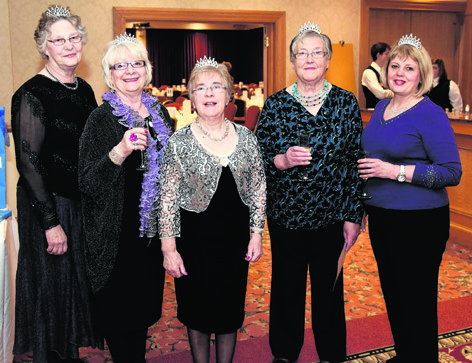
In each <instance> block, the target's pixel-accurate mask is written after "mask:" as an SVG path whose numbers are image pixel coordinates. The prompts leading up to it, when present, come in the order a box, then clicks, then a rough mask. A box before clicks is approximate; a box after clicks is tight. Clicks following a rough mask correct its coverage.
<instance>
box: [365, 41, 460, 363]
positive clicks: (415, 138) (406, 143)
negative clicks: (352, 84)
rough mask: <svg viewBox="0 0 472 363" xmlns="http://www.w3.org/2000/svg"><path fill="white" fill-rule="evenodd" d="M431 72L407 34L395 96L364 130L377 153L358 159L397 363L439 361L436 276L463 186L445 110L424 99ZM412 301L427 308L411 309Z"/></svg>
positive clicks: (393, 68)
mask: <svg viewBox="0 0 472 363" xmlns="http://www.w3.org/2000/svg"><path fill="white" fill-rule="evenodd" d="M432 73H433V72H432V67H431V59H430V58H429V55H428V52H427V51H426V49H424V47H423V46H422V45H421V42H420V41H419V39H416V37H413V35H411V34H410V35H409V36H404V37H402V38H401V39H400V41H399V42H398V44H397V45H396V46H394V47H393V49H392V51H391V52H390V55H389V59H388V61H387V64H386V67H385V69H384V72H383V76H382V78H383V80H384V82H385V84H386V85H387V86H388V88H389V89H390V90H392V92H393V98H392V99H391V100H382V101H380V102H379V103H378V105H377V107H376V108H375V111H374V113H373V115H372V117H371V119H370V121H369V123H368V125H367V127H366V128H365V130H364V133H363V135H362V148H363V149H364V150H368V151H370V152H371V153H372V157H371V158H369V159H365V158H364V159H360V160H359V173H360V175H361V177H362V178H368V180H367V185H366V187H365V189H366V191H367V193H368V194H369V195H370V196H371V197H372V198H371V199H369V200H366V201H365V209H366V212H367V214H368V218H369V235H370V240H371V243H372V248H373V251H374V255H375V259H376V260H377V265H378V270H379V278H380V283H381V287H382V291H383V294H384V298H385V304H386V307H387V314H388V319H389V321H390V327H391V330H392V335H393V339H394V341H395V353H396V357H394V358H392V359H390V360H389V361H391V362H428V363H429V362H438V313H437V300H438V276H439V266H440V264H441V259H442V255H443V252H444V249H445V247H446V242H447V240H448V238H449V200H448V195H447V191H446V187H448V186H454V185H457V184H459V182H460V179H461V174H462V169H461V162H460V158H459V152H458V150H457V146H456V142H455V139H454V132H453V130H452V128H451V125H450V123H449V120H448V118H447V116H446V114H445V112H444V111H443V110H442V109H441V108H440V107H439V106H437V105H435V104H434V103H433V102H431V100H430V99H429V98H428V97H424V94H425V93H426V92H427V91H428V90H429V89H430V88H431V84H432V81H433V75H432ZM412 301H415V302H416V303H418V304H419V306H421V308H420V309H412V307H411V302H412ZM419 331H421V334H418V332H419ZM419 347H421V348H420V349H419Z"/></svg>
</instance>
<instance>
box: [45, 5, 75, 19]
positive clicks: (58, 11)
mask: <svg viewBox="0 0 472 363" xmlns="http://www.w3.org/2000/svg"><path fill="white" fill-rule="evenodd" d="M46 15H47V16H54V17H56V18H58V17H61V16H62V17H65V18H68V17H69V16H70V11H69V10H67V8H63V7H62V6H61V7H58V6H57V5H56V6H55V7H50V8H49V9H47V10H46Z"/></svg>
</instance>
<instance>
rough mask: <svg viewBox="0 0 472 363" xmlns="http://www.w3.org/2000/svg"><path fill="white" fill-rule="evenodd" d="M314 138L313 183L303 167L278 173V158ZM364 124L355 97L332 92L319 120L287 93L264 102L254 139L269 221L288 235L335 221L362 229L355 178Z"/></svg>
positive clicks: (335, 89) (309, 168) (309, 170)
mask: <svg viewBox="0 0 472 363" xmlns="http://www.w3.org/2000/svg"><path fill="white" fill-rule="evenodd" d="M300 133H304V134H308V135H309V137H310V145H311V154H312V158H313V159H312V160H311V164H310V165H308V166H307V167H306V168H307V173H308V176H309V177H310V178H311V179H312V180H311V181H309V182H306V181H299V179H300V178H301V176H302V174H303V166H296V167H293V168H290V169H287V170H279V169H277V168H276V166H275V164H274V158H275V156H276V155H278V154H284V153H285V152H286V151H287V150H288V149H289V147H291V146H294V145H297V139H298V135H299V134H300ZM361 134H362V120H361V113H360V110H359V105H358V103H357V100H356V98H355V96H354V95H353V94H352V93H351V92H348V91H345V90H343V89H341V88H339V87H337V86H334V85H333V86H332V88H331V90H330V91H329V94H328V96H327V98H326V99H325V101H324V103H323V105H322V107H321V108H320V110H319V111H318V114H317V115H316V116H314V115H312V114H311V113H309V112H308V111H307V110H306V109H305V107H303V106H302V105H301V104H300V103H298V102H297V101H296V100H295V98H294V97H293V96H292V95H291V94H289V93H288V92H287V91H286V90H285V89H284V90H281V91H279V92H277V93H275V94H273V95H272V96H270V97H269V98H268V99H267V101H266V102H265V105H264V108H263V110H262V114H261V119H260V122H259V126H258V128H257V132H256V136H257V138H258V141H259V145H260V147H261V151H262V157H263V160H264V167H265V172H266V178H267V217H268V218H270V219H272V220H274V221H276V222H277V223H278V224H280V225H282V226H284V227H286V228H289V229H316V228H320V227H324V226H329V225H331V224H333V223H335V222H337V221H350V222H354V223H358V224H360V222H361V220H362V213H363V209H362V204H361V200H360V199H359V194H360V190H361V180H360V178H359V176H358V172H357V160H358V157H357V154H358V152H359V149H360V138H361Z"/></svg>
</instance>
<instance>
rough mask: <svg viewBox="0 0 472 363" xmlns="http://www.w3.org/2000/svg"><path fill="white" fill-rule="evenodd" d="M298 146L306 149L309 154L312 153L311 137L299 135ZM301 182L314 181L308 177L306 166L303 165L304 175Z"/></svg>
mask: <svg viewBox="0 0 472 363" xmlns="http://www.w3.org/2000/svg"><path fill="white" fill-rule="evenodd" d="M298 146H301V147H304V148H305V149H306V151H307V152H308V153H311V147H310V137H309V136H308V135H307V134H299V135H298ZM298 180H299V181H303V182H307V181H312V180H313V179H312V178H310V177H308V173H307V170H306V165H303V175H302V177H301V178H300V179H298Z"/></svg>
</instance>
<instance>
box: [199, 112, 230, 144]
mask: <svg viewBox="0 0 472 363" xmlns="http://www.w3.org/2000/svg"><path fill="white" fill-rule="evenodd" d="M195 124H196V125H197V126H198V128H199V129H200V131H201V132H202V133H203V135H205V136H207V137H208V138H209V139H210V140H213V141H221V140H223V139H225V138H226V136H228V133H229V121H228V120H227V119H226V118H225V124H226V129H225V134H224V135H223V136H222V137H220V138H218V137H213V136H211V135H210V133H209V132H208V131H207V130H205V129H204V128H203V127H202V125H201V124H200V120H199V118H198V117H197V119H196V120H195Z"/></svg>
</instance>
